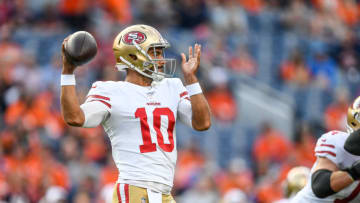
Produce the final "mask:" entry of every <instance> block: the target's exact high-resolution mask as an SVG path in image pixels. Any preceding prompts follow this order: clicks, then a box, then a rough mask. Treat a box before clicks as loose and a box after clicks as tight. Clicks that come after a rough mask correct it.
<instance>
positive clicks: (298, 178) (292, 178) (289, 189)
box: [275, 166, 310, 203]
mask: <svg viewBox="0 0 360 203" xmlns="http://www.w3.org/2000/svg"><path fill="white" fill-rule="evenodd" d="M309 175H310V169H309V168H307V167H305V166H296V167H294V168H292V169H291V170H290V171H289V172H288V174H287V176H286V180H285V182H284V193H285V197H286V199H281V200H278V201H276V202H275V203H288V202H290V200H291V199H292V198H294V196H295V195H296V194H297V193H298V192H299V191H300V190H301V189H302V188H304V187H305V185H306V182H307V180H308V177H309Z"/></svg>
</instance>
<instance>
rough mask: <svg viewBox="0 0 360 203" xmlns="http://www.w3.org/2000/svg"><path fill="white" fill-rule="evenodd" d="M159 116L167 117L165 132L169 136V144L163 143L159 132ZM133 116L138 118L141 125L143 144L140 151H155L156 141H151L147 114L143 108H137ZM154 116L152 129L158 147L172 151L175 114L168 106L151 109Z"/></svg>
mask: <svg viewBox="0 0 360 203" xmlns="http://www.w3.org/2000/svg"><path fill="white" fill-rule="evenodd" d="M161 116H167V118H168V126H167V134H168V136H169V142H170V143H169V144H165V143H164V137H163V134H162V133H161V130H160V129H161ZM135 117H136V118H140V126H141V136H142V139H143V144H142V145H140V146H139V147H140V152H141V153H147V152H154V151H156V143H152V140H151V135H150V128H149V124H148V121H147V114H146V111H145V108H138V109H136V112H135ZM153 117H154V129H155V131H156V137H157V143H158V145H159V147H160V148H161V149H162V150H164V151H165V152H172V151H173V150H174V136H173V132H174V127H175V116H174V113H173V112H172V111H171V110H170V109H169V108H156V109H154V111H153Z"/></svg>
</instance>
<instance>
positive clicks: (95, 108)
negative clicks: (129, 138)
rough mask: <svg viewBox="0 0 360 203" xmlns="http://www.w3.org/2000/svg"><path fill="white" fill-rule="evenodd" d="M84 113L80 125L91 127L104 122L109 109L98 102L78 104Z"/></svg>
mask: <svg viewBox="0 0 360 203" xmlns="http://www.w3.org/2000/svg"><path fill="white" fill-rule="evenodd" d="M80 108H81V109H82V111H83V112H84V115H85V122H84V125H83V126H82V127H84V128H93V127H96V126H98V125H100V124H101V123H102V122H104V121H105V120H106V119H107V118H108V117H109V115H110V113H109V111H108V110H107V108H106V107H105V105H103V104H102V103H100V102H86V103H84V104H82V105H81V106H80Z"/></svg>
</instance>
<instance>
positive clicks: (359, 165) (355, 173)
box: [346, 160, 360, 180]
mask: <svg viewBox="0 0 360 203" xmlns="http://www.w3.org/2000/svg"><path fill="white" fill-rule="evenodd" d="M346 172H348V173H349V174H350V176H351V177H352V178H353V179H354V180H359V179H360V160H357V161H355V162H354V163H353V165H352V166H351V167H350V168H349V169H346Z"/></svg>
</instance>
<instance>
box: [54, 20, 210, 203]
mask: <svg viewBox="0 0 360 203" xmlns="http://www.w3.org/2000/svg"><path fill="white" fill-rule="evenodd" d="M65 41H66V39H65V40H64V42H65ZM63 44H64V43H63ZM169 46H170V45H169V43H168V42H167V41H166V40H165V39H164V38H163V37H162V36H161V34H160V33H159V32H158V31H157V30H156V29H155V28H153V27H150V26H147V25H133V26H130V27H127V28H126V29H124V30H123V31H121V32H120V33H119V34H118V35H117V37H116V38H115V40H114V44H113V51H114V54H115V57H116V62H117V63H116V67H117V68H118V69H119V70H126V72H127V75H126V78H125V81H106V82H100V81H98V82H95V83H94V84H93V85H92V87H91V89H90V91H89V93H88V96H87V99H86V101H85V103H83V104H82V105H81V106H80V105H79V103H78V100H77V95H76V91H75V76H74V70H75V68H76V67H75V66H73V65H71V64H70V63H69V62H68V61H67V60H66V57H64V54H63V70H62V75H61V98H60V99H61V109H62V113H63V117H64V120H65V121H66V123H67V124H68V125H71V126H77V127H85V128H91V127H96V126H98V125H100V124H101V125H102V126H103V128H104V130H105V132H106V133H107V135H108V136H109V138H110V141H111V146H112V155H113V159H114V161H115V164H116V166H117V168H118V170H119V177H118V180H117V183H116V186H115V188H114V193H113V202H123V203H147V202H150V203H153V202H156V203H158V202H164V203H165V202H166V203H170V202H175V201H174V199H173V197H172V196H171V194H170V191H171V188H172V186H173V178H174V172H175V164H176V158H177V150H176V132H175V123H176V121H177V120H178V119H179V120H181V121H182V122H184V123H185V124H187V125H188V126H190V127H192V128H193V129H195V130H198V131H203V130H207V129H208V128H209V127H210V125H211V120H210V109H209V106H208V103H207V101H206V99H205V97H204V95H203V94H202V89H201V87H200V85H199V83H198V79H197V77H196V75H195V73H196V71H197V70H198V68H199V64H200V56H201V45H198V44H195V46H194V49H193V47H189V56H188V59H186V56H185V54H184V53H182V54H181V57H182V63H181V68H182V72H183V74H184V79H185V84H186V86H184V85H183V84H182V82H181V80H180V79H178V78H169V77H171V76H172V75H173V74H174V71H175V59H169V58H165V52H164V50H165V49H166V48H168V47H169ZM63 53H64V45H63Z"/></svg>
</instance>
